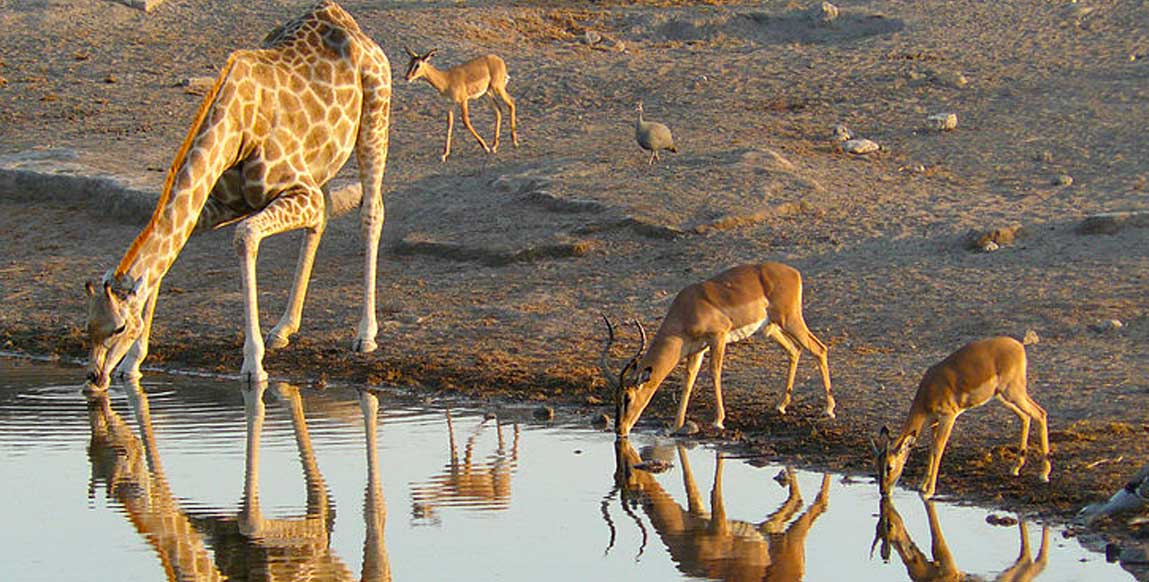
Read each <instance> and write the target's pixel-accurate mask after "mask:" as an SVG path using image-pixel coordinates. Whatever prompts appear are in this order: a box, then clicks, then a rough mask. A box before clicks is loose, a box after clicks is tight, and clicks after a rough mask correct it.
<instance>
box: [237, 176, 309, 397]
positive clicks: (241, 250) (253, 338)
mask: <svg viewBox="0 0 1149 582" xmlns="http://www.w3.org/2000/svg"><path fill="white" fill-rule="evenodd" d="M324 205H325V201H324V199H323V192H322V191H321V190H320V189H319V188H318V187H316V186H315V185H313V184H298V185H296V186H294V187H292V188H291V189H290V190H288V191H286V192H284V193H283V194H280V195H279V196H278V197H276V198H275V199H274V200H272V201H271V203H269V204H268V205H267V206H266V207H265V208H264V209H263V210H261V211H259V212H257V213H255V214H254V215H252V216H250V217H248V218H246V219H244V220H243V221H241V222H240V223H239V224H238V225H236V229H235V250H236V253H237V254H238V255H239V264H240V274H241V277H242V279H243V291H244V341H243V367H242V368H241V369H240V375H241V376H242V377H243V379H244V380H246V381H249V382H262V381H266V380H267V372H266V371H265V370H264V369H263V355H264V352H265V347H264V343H263V337H262V334H261V333H260V329H259V287H258V284H257V282H256V274H255V266H256V259H257V257H258V256H259V244H260V242H261V241H262V240H263V239H264V238H266V237H268V236H270V235H273V234H277V233H280V232H285V231H289V230H295V229H299V228H303V229H308V230H310V231H322V228H323V226H322V225H323V224H324V222H323V221H324V214H325V209H324ZM316 242H318V241H316ZM307 244H308V243H307V240H306V238H305V242H304V245H305V247H304V250H305V251H306V249H307ZM312 258H313V257H306V256H305V257H301V259H300V267H306V268H305V269H301V271H302V272H303V274H305V275H310V272H311V268H310V263H311V259H312ZM304 263H307V264H306V265H305V264H304ZM297 285H299V286H300V287H301V289H302V290H300V291H299V293H296V290H295V289H293V290H292V295H293V298H294V297H295V296H296V295H298V299H299V302H300V309H302V300H303V294H304V291H305V290H306V286H307V281H306V280H303V281H302V282H300V281H298V280H297ZM288 310H289V312H290V311H291V310H292V306H290V305H289V306H288ZM289 314H290V313H289Z"/></svg>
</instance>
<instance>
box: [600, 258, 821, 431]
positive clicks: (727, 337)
mask: <svg viewBox="0 0 1149 582" xmlns="http://www.w3.org/2000/svg"><path fill="white" fill-rule="evenodd" d="M603 319H604V320H606V325H607V334H608V338H607V342H606V345H605V347H604V348H603V351H602V356H601V358H600V365H601V367H602V371H603V374H604V375H605V376H606V378H607V382H608V383H609V384H611V385H612V387H613V388H614V390H615V407H616V418H617V420H616V424H615V432H616V433H617V434H618V435H619V436H626V435H628V434H629V433H630V429H631V427H633V426H634V423H635V422H637V421H638V418H639V416H641V415H642V411H643V410H644V409H645V408H646V406H647V404H649V403H650V399H651V397H652V396H653V395H654V393H655V391H657V390H658V387H659V386H661V385H662V382H663V380H665V379H666V377H667V376H668V375H669V374H670V372H671V371H672V370H674V367H675V366H677V365H678V362H679V361H680V360H682V359H683V358H685V359H686V379H685V382H684V384H683V387H682V399H681V401H680V402H679V404H678V417H677V420H676V421H675V430H681V429H682V425H683V424H685V422H686V406H687V403H688V402H689V401H690V392H691V390H693V389H694V380H695V379H696V378H697V377H698V370H699V369H700V368H701V367H702V356H703V355H704V354H705V353H706V352H707V351H710V352H711V355H710V372H711V375H712V376H713V377H714V406H715V413H714V426H715V427H718V428H724V425H723V421H724V420H725V418H726V410H725V408H724V407H723V405H722V360H723V357H724V356H725V354H726V344H728V343H732V342H736V341H740V340H743V339H746V338H748V337H750V336H751V335H753V334H754V333H755V332H757V331H758V330H763V333H764V334H765V335H766V336H767V337H770V338H773V339H774V341H776V342H778V344H779V345H781V346H782V348H783V349H785V350H786V352H788V353H789V355H790V370H789V373H788V374H787V377H786V392H785V394H784V395H783V396H782V399H781V400H780V401H779V402H778V405H777V409H778V412H780V413H782V414H785V413H786V407H787V406H788V405H789V404H790V394H791V392H793V389H794V375H795V373H796V372H797V370H798V358H799V357H800V356H801V354H802V348H805V349H807V350H809V351H810V352H811V353H813V354H814V356H815V357H816V358H818V365H819V367H820V368H821V371H822V383H823V384H824V385H825V388H826V408H825V412H826V415H827V416H829V417H830V418H834V396H833V395H832V393H831V392H830V367H829V364H828V363H827V360H826V352H827V349H826V345H825V344H823V343H822V342H821V341H820V340H818V338H816V337H814V334H812V333H810V330H809V329H807V328H806V322H805V320H804V319H803V318H802V275H801V273H799V272H798V270H797V269H795V268H793V267H790V266H788V265H783V264H781V263H764V264H761V265H742V266H738V267H734V268H732V269H730V270H727V271H724V272H722V273H719V274H718V275H716V276H715V277H714V278H712V279H708V280H706V281H703V282H701V283H695V284H693V285H689V286H687V287H686V288H684V289H683V290H682V291H679V292H678V295H677V296H676V297H675V298H674V302H673V303H671V305H670V311H669V312H667V314H666V318H665V319H664V320H663V321H662V326H661V327H659V328H658V332H657V333H656V334H655V335H654V340H653V342H652V343H651V344H650V349H646V330H645V329H644V328H643V327H642V324H641V323H638V324H637V325H638V327H639V331H640V332H641V335H642V342H641V346H640V347H639V349H638V352H637V353H636V354H635V355H634V357H633V358H631V359H630V361H629V362H628V363H627V364H626V365H625V366H624V367H623V369H622V371H621V372H620V373H619V374H618V376H617V378H615V377H613V376H612V375H611V372H610V369H609V364H608V361H607V360H608V355H609V352H610V347H611V345H612V344H613V343H614V326H613V325H612V324H611V322H610V320H609V319H607V318H606V317H605V316H604V317H603ZM644 351H645V353H644Z"/></svg>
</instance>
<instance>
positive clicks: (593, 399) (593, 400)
mask: <svg viewBox="0 0 1149 582" xmlns="http://www.w3.org/2000/svg"><path fill="white" fill-rule="evenodd" d="M586 403H587V404H589V405H591V406H598V405H599V404H602V398H599V397H598V396H594V395H591V396H587V397H586Z"/></svg>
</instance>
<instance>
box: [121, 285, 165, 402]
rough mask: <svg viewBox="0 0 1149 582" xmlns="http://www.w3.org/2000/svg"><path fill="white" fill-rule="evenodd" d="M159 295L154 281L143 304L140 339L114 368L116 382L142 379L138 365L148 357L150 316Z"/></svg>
mask: <svg viewBox="0 0 1149 582" xmlns="http://www.w3.org/2000/svg"><path fill="white" fill-rule="evenodd" d="M159 294H160V281H158V280H157V281H156V285H155V289H153V290H152V293H151V295H148V302H147V303H145V304H144V313H143V328H142V329H141V330H140V337H138V338H136V341H135V343H133V344H132V347H131V348H129V349H128V353H127V354H126V355H124V359H122V360H120V364H119V365H118V366H116V371H115V373H114V374H113V376H114V377H115V378H116V379H117V380H139V379H140V378H142V377H143V373H142V372H140V364H142V363H143V362H144V358H146V357H148V338H149V337H150V336H151V334H152V316H153V315H155V312H156V297H158V296H159Z"/></svg>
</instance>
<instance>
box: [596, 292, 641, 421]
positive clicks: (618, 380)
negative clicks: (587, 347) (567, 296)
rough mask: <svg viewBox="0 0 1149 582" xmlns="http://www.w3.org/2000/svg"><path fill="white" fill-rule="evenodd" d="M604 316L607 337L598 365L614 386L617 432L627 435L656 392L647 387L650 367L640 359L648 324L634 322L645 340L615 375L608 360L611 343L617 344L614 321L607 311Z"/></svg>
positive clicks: (608, 382) (610, 384) (609, 382)
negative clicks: (611, 320) (608, 316)
mask: <svg viewBox="0 0 1149 582" xmlns="http://www.w3.org/2000/svg"><path fill="white" fill-rule="evenodd" d="M602 319H603V321H605V322H606V330H607V341H606V345H605V346H604V347H603V349H602V356H601V358H600V360H599V367H600V368H601V369H602V373H603V376H604V377H605V378H606V381H607V384H608V385H609V386H611V387H612V388H613V389H614V418H615V421H614V422H615V424H614V432H615V434H617V435H618V436H623V437H624V436H627V435H629V434H630V429H631V427H633V426H634V423H636V422H638V418H639V417H640V416H642V411H643V410H645V409H646V405H647V404H650V397H651V396H653V395H654V390H648V389H647V385H648V384H649V383H650V376H651V368H650V367H649V366H643V365H642V362H641V361H640V358H642V355H643V352H645V351H646V328H644V327H643V326H642V324H641V323H639V322H638V321H635V322H634V324H635V326H636V327H638V332H639V335H641V337H642V342H641V344H640V345H639V347H638V350H637V351H635V353H634V356H632V357H631V358H630V360H629V361H628V362H627V363H626V365H625V366H623V367H622V371H621V372H619V373H618V376H617V377H616V376H614V374H613V372H611V370H610V365H609V362H608V359H609V355H610V347H611V345H612V344H614V325H612V324H611V322H610V320H609V319H607V318H606V316H605V315H604V316H603V318H602Z"/></svg>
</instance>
